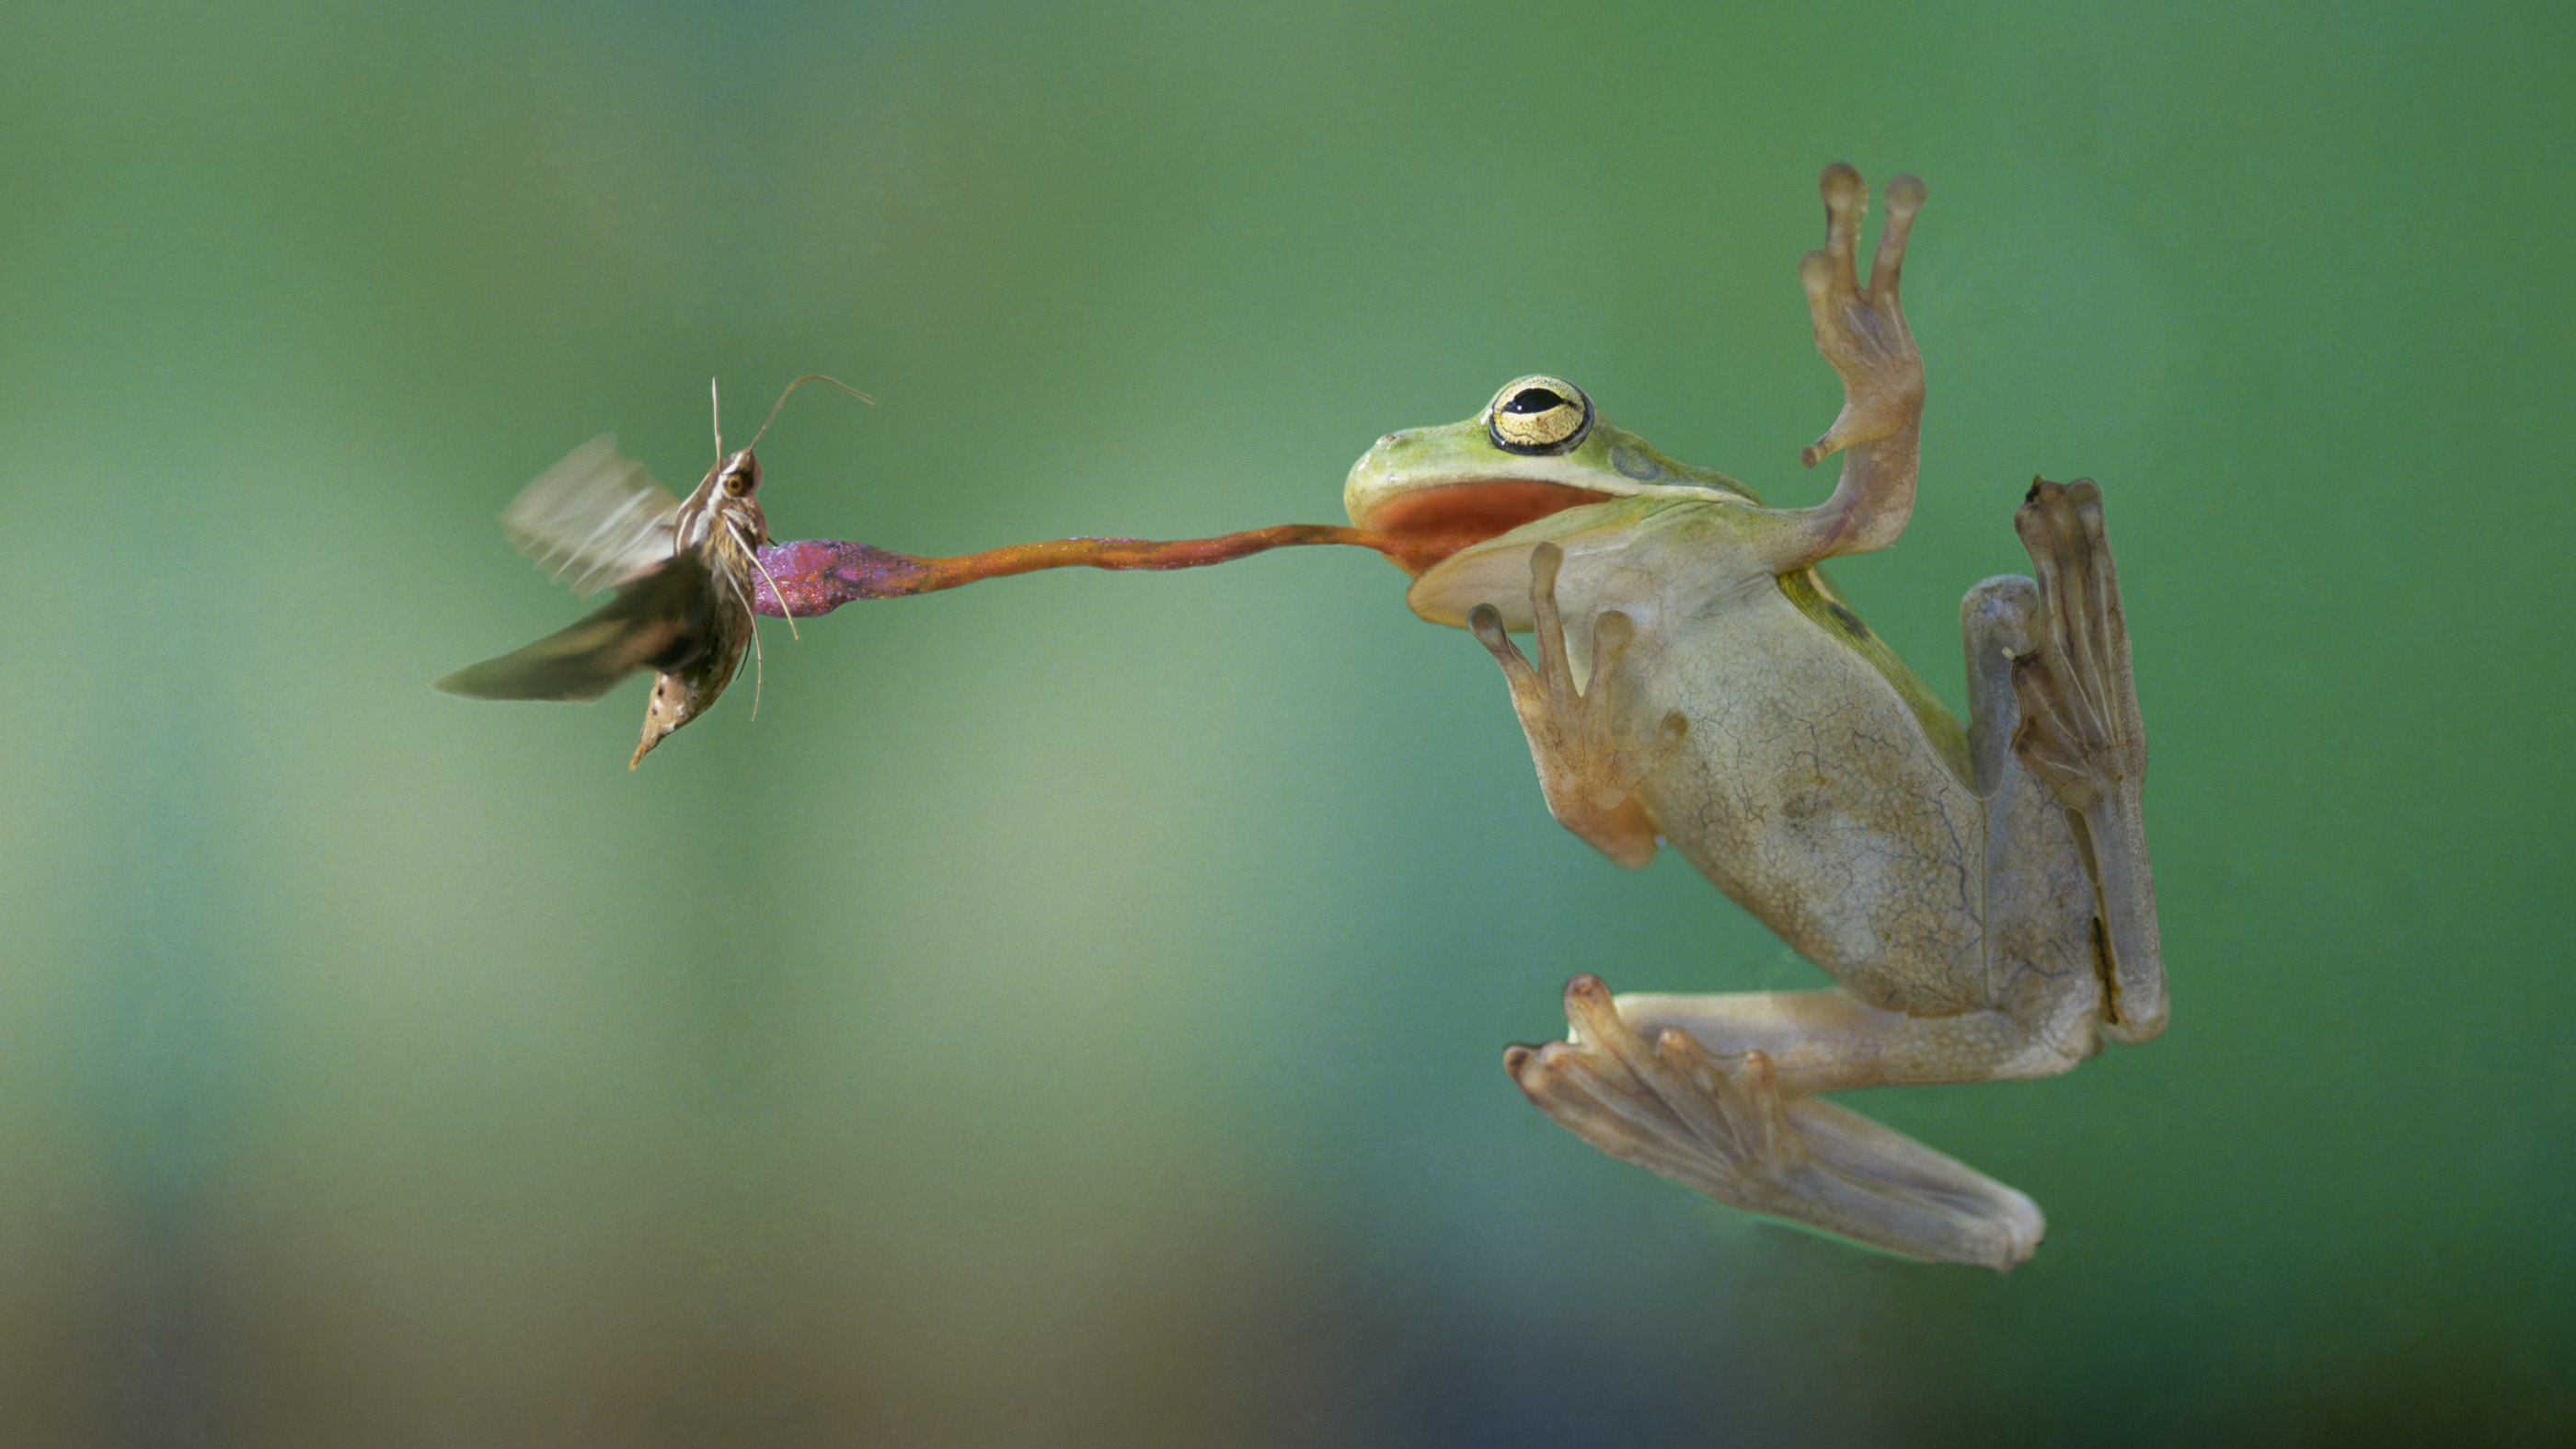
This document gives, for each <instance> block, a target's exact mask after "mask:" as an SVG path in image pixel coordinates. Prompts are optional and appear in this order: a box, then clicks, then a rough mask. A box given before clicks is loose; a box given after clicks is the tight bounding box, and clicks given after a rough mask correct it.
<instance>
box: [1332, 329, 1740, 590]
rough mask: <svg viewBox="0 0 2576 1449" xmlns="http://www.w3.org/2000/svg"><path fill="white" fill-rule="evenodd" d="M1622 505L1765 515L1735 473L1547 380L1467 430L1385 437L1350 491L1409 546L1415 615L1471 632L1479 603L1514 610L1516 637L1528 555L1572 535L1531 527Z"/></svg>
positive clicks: (1378, 526) (1368, 523) (1346, 503)
mask: <svg viewBox="0 0 2576 1449" xmlns="http://www.w3.org/2000/svg"><path fill="white" fill-rule="evenodd" d="M1624 498H1692V499H1722V500H1731V501H1734V502H1739V503H1744V504H1748V505H1753V506H1757V507H1758V506H1759V502H1758V500H1756V499H1755V498H1754V496H1753V494H1752V492H1751V490H1749V489H1747V488H1746V487H1745V486H1744V485H1743V484H1741V483H1738V482H1736V481H1735V480H1734V479H1732V478H1729V477H1727V476H1726V475H1725V474H1723V473H1718V472H1714V471H1712V470H1710V469H1707V468H1694V467H1692V466H1690V465H1689V464H1687V463H1676V462H1674V461H1673V460H1672V459H1670V458H1667V457H1665V456H1664V455H1663V454H1661V453H1658V452H1656V451H1655V450H1654V449H1653V448H1651V447H1648V446H1647V445H1646V442H1645V440H1644V439H1642V438H1639V437H1638V436H1637V435H1635V434H1634V433H1630V432H1626V431H1623V430H1621V429H1619V428H1614V427H1612V426H1610V425H1609V424H1608V423H1606V422H1604V421H1602V420H1601V416H1600V413H1599V412H1598V411H1597V410H1596V409H1595V408H1594V407H1593V405H1592V399H1591V398H1589V397H1586V396H1585V395H1584V392H1583V389H1581V388H1579V387H1576V386H1575V385H1574V384H1572V383H1570V382H1567V381H1566V380H1565V379H1563V378H1560V377H1550V376H1548V375H1546V374H1545V373H1533V374H1531V375H1530V376H1528V377H1520V378H1514V379H1513V380H1511V381H1510V382H1507V383H1505V384H1503V387H1502V390H1501V391H1500V392H1497V393H1495V394H1494V400H1493V401H1492V402H1489V403H1487V404H1485V407H1484V410H1483V411H1482V412H1479V413H1477V414H1476V415H1475V416H1474V417H1472V418H1469V419H1467V420H1466V421H1464V422H1457V423H1450V424H1447V425H1446V426H1442V427H1433V428H1407V429H1405V430H1403V431H1402V432H1395V433H1389V434H1387V435H1386V436H1385V437H1383V438H1380V439H1378V440H1377V445H1376V446H1375V447H1373V448H1370V449H1369V450H1368V453H1367V454H1366V455H1365V456H1363V457H1362V458H1361V459H1360V460H1359V461H1358V462H1357V463H1354V464H1352V465H1351V476H1350V481H1349V482H1348V483H1346V484H1345V485H1343V488H1342V506H1343V507H1344V508H1346V509H1347V510H1349V512H1350V515H1351V522H1352V523H1353V524H1355V525H1357V526H1358V527H1361V528H1364V529H1367V530H1369V531H1370V532H1372V533H1377V534H1381V535H1385V536H1387V537H1389V538H1393V539H1396V540H1398V541H1399V542H1401V543H1402V544H1403V545H1404V547H1403V548H1401V549H1400V550H1398V551H1397V552H1395V553H1393V554H1391V555H1390V557H1393V558H1395V560H1396V561H1397V562H1398V563H1399V564H1401V565H1403V566H1404V568H1406V569H1407V570H1409V571H1410V572H1411V573H1412V574H1413V575H1414V583H1413V587H1412V589H1411V590H1410V591H1408V592H1407V593H1406V595H1405V601H1406V602H1407V603H1409V604H1411V605H1412V606H1413V611H1414V612H1415V613H1417V614H1420V615H1421V616H1422V617H1423V618H1426V619H1429V620H1431V621H1432V622H1434V623H1438V624H1464V623H1465V622H1466V619H1467V612H1468V610H1470V609H1473V608H1474V607H1475V606H1476V605H1478V604H1481V603H1497V604H1505V605H1506V606H1505V607H1504V619H1505V622H1506V624H1508V625H1509V626H1510V627H1512V628H1516V629H1518V628H1526V627H1528V620H1527V613H1528V608H1529V605H1528V594H1529V551H1530V550H1531V549H1532V548H1534V547H1536V546H1537V545H1538V544H1539V543H1541V542H1543V541H1545V540H1546V539H1547V538H1548V537H1550V536H1551V535H1552V534H1555V533H1559V532H1565V531H1567V530H1564V529H1553V528H1548V527H1545V526H1539V527H1532V526H1531V525H1534V524H1539V523H1540V521H1541V520H1543V519H1549V518H1553V517H1554V516H1555V515H1558V514H1561V513H1564V512H1565V511H1566V510H1568V509H1573V508H1582V507H1585V506H1587V505H1590V504H1596V503H1608V502H1612V501H1615V500H1618V499H1624ZM1510 600H1518V601H1519V603H1518V605H1517V613H1516V612H1515V609H1514V608H1513V607H1512V606H1509V605H1508V604H1506V601H1510Z"/></svg>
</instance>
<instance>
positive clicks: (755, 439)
mask: <svg viewBox="0 0 2576 1449" xmlns="http://www.w3.org/2000/svg"><path fill="white" fill-rule="evenodd" d="M809 382H828V383H830V384H831V385H832V386H834V387H837V388H839V389H840V390H841V391H843V392H845V393H848V394H849V395H850V396H852V397H854V398H857V399H858V400H859V401H861V402H863V403H867V404H868V405H870V406H874V405H875V404H876V399H875V398H872V397H870V396H868V395H867V394H866V393H863V392H861V391H859V390H858V389H857V388H855V387H852V386H850V385H849V384H848V383H846V382H843V381H841V380H840V379H839V378H837V377H825V376H824V375H823V374H821V373H819V372H809V373H807V374H805V375H804V376H803V377H800V378H798V379H796V380H795V381H794V382H791V383H789V384H787V388H786V390H785V391H784V392H781V393H779V395H778V401H776V402H774V403H771V404H770V405H769V416H768V417H765V418H763V419H761V420H760V431H759V432H757V433H754V434H752V435H751V442H750V444H749V446H751V447H754V448H757V447H759V446H760V440H761V439H762V438H763V437H766V436H768V433H769V425H770V424H771V423H774V422H776V421H778V410H779V409H780V408H783V407H785V406H787V399H788V396H789V395H790V394H792V393H794V392H795V391H796V389H798V388H800V387H803V386H804V385H805V384H807V383H809ZM716 451H717V452H718V453H719V454H721V453H722V452H723V451H724V444H722V443H718V444H716Z"/></svg>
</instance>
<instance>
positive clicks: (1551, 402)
mask: <svg viewBox="0 0 2576 1449" xmlns="http://www.w3.org/2000/svg"><path fill="white" fill-rule="evenodd" d="M1565 405H1566V403H1565V399H1563V398H1561V397H1558V396H1557V395H1556V394H1555V393H1552V392H1549V391H1548V390H1547V389H1546V388H1543V387H1525V388H1522V389H1521V390H1520V391H1519V392H1516V393H1513V394H1512V400H1511V401H1510V402H1507V403H1505V404H1503V411H1504V412H1507V413H1543V412H1546V411H1547V410H1548V409H1550V408H1561V407H1564V406H1565Z"/></svg>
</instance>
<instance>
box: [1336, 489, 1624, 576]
mask: <svg viewBox="0 0 2576 1449" xmlns="http://www.w3.org/2000/svg"><path fill="white" fill-rule="evenodd" d="M1611 497H1612V495H1610V494H1607V493H1599V492H1595V491H1593V490H1592V489H1589V488H1576V487H1573V486H1571V485H1568V484H1564V483H1545V482H1540V481H1538V480H1536V479H1531V478H1485V479H1477V480H1473V481H1470V482H1465V483H1443V484H1440V485H1439V486H1437V487H1431V488H1417V489H1414V490H1412V491H1410V492H1407V493H1403V494H1400V495H1398V496H1396V497H1393V498H1389V499H1387V500H1386V501H1385V502H1384V503H1381V504H1379V505H1378V506H1377V507H1376V508H1373V509H1371V510H1369V513H1368V516H1367V517H1365V518H1358V519H1353V520H1352V522H1354V523H1356V524H1358V525H1359V526H1360V527H1361V528H1364V529H1367V530H1368V531H1369V532H1371V533H1375V534H1380V535H1383V536H1385V537H1386V538H1388V539H1391V540H1393V541H1394V542H1395V543H1396V545H1397V546H1396V547H1395V548H1393V549H1390V550H1388V551H1387V557H1389V558H1391V559H1393V560H1395V562H1396V563H1397V564H1398V565H1399V566H1401V567H1402V568H1403V569H1404V571H1405V572H1407V573H1409V574H1413V575H1414V576H1416V577H1420V576H1421V575H1422V573H1423V572H1425V571H1426V570H1428V569H1429V568H1430V567H1431V566H1432V565H1434V564H1437V563H1439V562H1440V561H1442V560H1443V559H1446V558H1448V557H1449V556H1450V555H1452V554H1454V553H1457V552H1458V551H1459V550H1461V549H1466V548H1472V547H1474V546H1475V545H1477V544H1480V543H1483V542H1484V541H1485V540H1487V539H1489V538H1498V537H1500V536H1502V535H1503V534H1506V533H1509V532H1511V531H1512V530H1513V529H1515V528H1518V527H1520V526H1521V525H1522V524H1524V523H1528V522H1531V521H1532V520H1534V519H1540V518H1545V517H1547V516H1548V515H1549V514H1551V513H1562V512H1564V511H1565V510H1566V509H1569V508H1579V507H1581V506H1583V505H1584V504H1587V503H1607V502H1609V501H1610V500H1611Z"/></svg>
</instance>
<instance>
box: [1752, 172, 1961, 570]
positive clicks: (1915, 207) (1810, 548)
mask: <svg viewBox="0 0 2576 1449" xmlns="http://www.w3.org/2000/svg"><path fill="white" fill-rule="evenodd" d="M1822 187H1823V190H1824V194H1825V245H1824V248H1823V250H1821V251H1813V252H1809V253H1807V255H1806V257H1805V258H1804V259H1803V260H1801V261H1800V262H1799V263H1798V279H1799V280H1800V281H1801V282H1803V283H1805V284H1806V288H1807V310H1808V312H1809V313H1810V314H1811V315H1812V316H1813V317H1814V318H1815V323H1816V350H1817V351H1818V352H1821V353H1823V354H1824V357H1825V360H1826V361H1827V362H1830V363H1832V364H1833V367H1834V371H1835V372H1836V373H1839V374H1840V375H1841V376H1842V380H1843V410H1842V414H1841V416H1839V417H1837V418H1835V419H1834V425H1833V426H1832V427H1831V428H1828V429H1826V430H1825V435H1824V436H1823V437H1821V438H1818V439H1817V440H1816V441H1815V443H1814V444H1813V445H1811V446H1809V447H1808V448H1807V450H1806V451H1805V452H1803V453H1801V454H1800V455H1799V457H1800V459H1801V461H1803V462H1804V463H1806V465H1807V466H1808V467H1810V468H1812V467H1814V466H1816V465H1817V464H1818V463H1820V462H1823V461H1824V460H1825V459H1826V458H1829V457H1831V456H1833V455H1834V454H1835V453H1837V452H1839V453H1842V454H1843V476H1842V481H1841V482H1839V483H1837V484H1836V485H1835V487H1834V492H1833V496H1832V497H1830V498H1828V499H1826V500H1825V501H1824V502H1822V503H1820V504H1817V505H1816V506H1815V507H1813V508H1796V509H1782V510H1779V511H1778V512H1777V513H1776V514H1775V515H1774V516H1775V518H1776V519H1777V531H1776V532H1775V533H1774V534H1773V535H1772V537H1771V539H1770V540H1769V553H1770V562H1771V564H1772V567H1773V570H1774V571H1775V572H1778V573H1784V574H1785V573H1789V572H1792V571H1794V570H1797V569H1802V568H1806V567H1807V566H1809V565H1810V564H1814V563H1817V562H1820V561H1822V560H1824V559H1828V558H1832V557H1833V556H1834V555H1836V554H1845V553H1866V552H1868V551H1869V550H1871V549H1877V548H1885V547H1887V546H1888V545H1889V544H1891V543H1894V542H1896V540H1897V537H1898V535H1900V534H1902V533H1904V532H1905V525H1906V522H1907V520H1909V519H1911V518H1912V517H1913V516H1914V478H1915V472H1916V466H1917V463H1918V461H1919V459H1920V456H1921V438H1922V425H1923V354H1922V353H1921V352H1919V351H1917V350H1916V348H1915V346H1914V333H1913V331H1912V330H1911V329H1910V328H1908V327H1907V326H1906V325H1905V311H1904V308H1903V307H1902V306H1901V305H1899V303H1898V300H1897V279H1898V276H1899V274H1900V273H1902V272H1903V270H1904V267H1905V241H1906V237H1907V235H1908V234H1909V233H1911V232H1912V231H1913V229H1914V217H1915V214H1916V213H1918V212H1920V211H1921V210H1922V209H1923V202H1924V198H1925V196H1926V194H1927V193H1926V192H1925V190H1924V187H1923V183H1922V182H1921V181H1918V180H1916V179H1915V178H1914V177H1911V176H1899V177H1897V178H1896V179H1895V180H1893V181H1891V182H1889V183H1888V184H1887V223H1886V225H1885V226H1884V227H1882V228H1881V229H1880V232H1879V238H1878V254H1877V256H1876V257H1875V258H1873V259H1872V260H1871V262H1870V269H1869V285H1868V286H1867V287H1863V286H1862V285H1861V281H1860V273H1859V260H1858V256H1857V251H1858V247H1859V241H1860V224H1861V219H1862V218H1863V217H1864V216H1865V215H1867V214H1868V211H1869V187H1868V185H1867V184H1866V183H1864V182H1863V181H1862V180H1861V179H1860V173H1859V172H1857V171H1854V170H1853V169H1852V168H1850V167H1849V166H1844V165H1840V164H1836V165H1834V166H1830V167H1827V168H1826V169H1825V175H1824V180H1823V182H1822Z"/></svg>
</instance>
